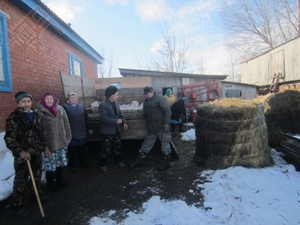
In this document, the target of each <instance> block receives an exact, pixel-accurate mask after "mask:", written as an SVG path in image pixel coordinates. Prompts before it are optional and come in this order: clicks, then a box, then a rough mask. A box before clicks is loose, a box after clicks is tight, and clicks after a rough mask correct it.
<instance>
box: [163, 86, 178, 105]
mask: <svg viewBox="0 0 300 225" xmlns="http://www.w3.org/2000/svg"><path fill="white" fill-rule="evenodd" d="M164 96H165V98H166V99H167V101H168V103H169V106H170V107H171V106H172V105H173V104H174V103H175V102H176V101H177V99H176V97H175V96H174V95H173V93H172V89H171V88H168V89H167V90H166V94H165V95H164Z"/></svg>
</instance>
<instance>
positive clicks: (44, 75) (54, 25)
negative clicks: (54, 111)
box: [0, 0, 103, 132]
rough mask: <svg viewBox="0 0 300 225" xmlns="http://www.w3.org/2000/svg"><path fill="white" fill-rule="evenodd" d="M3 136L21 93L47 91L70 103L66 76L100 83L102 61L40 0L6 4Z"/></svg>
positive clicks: (2, 10) (0, 5) (0, 30)
mask: <svg viewBox="0 0 300 225" xmlns="http://www.w3.org/2000/svg"><path fill="white" fill-rule="evenodd" d="M0 50H1V51H0V52H1V53H2V54H1V57H0V102H1V110H0V132H3V131H4V130H5V120H6V117H7V116H8V115H9V113H11V112H12V111H13V110H14V109H15V107H16V103H15V101H14V95H15V94H16V93H17V92H18V91H21V90H22V91H28V92H30V93H31V94H32V96H33V108H35V106H36V103H37V101H39V100H40V97H41V96H42V94H43V93H44V92H45V91H51V92H53V93H54V94H55V95H56V97H57V98H58V99H59V100H60V103H61V104H63V103H64V99H65V96H63V92H62V86H61V78H60V71H61V72H62V73H65V74H73V75H78V76H82V77H86V78H91V79H92V80H95V78H97V64H101V63H102V61H103V58H102V56H101V55H100V54H99V53H97V52H96V50H94V49H93V48H92V47H91V46H90V45H89V44H88V43H87V42H85V41H84V40H83V39H82V38H81V37H80V36H79V35H78V34H77V33H76V32H75V31H73V30H72V29H71V27H70V26H69V25H68V24H66V23H65V22H63V21H62V20H61V19H60V18H59V17H58V16H57V15H56V14H54V13H53V12H52V11H51V10H50V9H49V8H48V7H47V6H46V5H45V4H44V3H42V2H41V1H40V0H1V1H0Z"/></svg>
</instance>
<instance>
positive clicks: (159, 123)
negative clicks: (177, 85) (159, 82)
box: [143, 93, 171, 134]
mask: <svg viewBox="0 0 300 225" xmlns="http://www.w3.org/2000/svg"><path fill="white" fill-rule="evenodd" d="M143 110H144V113H145V116H146V118H147V123H148V124H147V126H148V132H149V133H150V134H156V133H159V132H162V131H163V126H164V125H165V124H166V125H169V124H170V116H171V110H170V106H169V103H168V101H167V99H166V98H165V97H163V96H161V95H158V94H156V93H154V95H153V96H152V98H150V99H145V101H144V106H143Z"/></svg>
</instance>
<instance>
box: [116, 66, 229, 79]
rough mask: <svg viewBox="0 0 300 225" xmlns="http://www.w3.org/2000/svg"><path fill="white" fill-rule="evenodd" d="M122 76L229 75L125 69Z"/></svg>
mask: <svg viewBox="0 0 300 225" xmlns="http://www.w3.org/2000/svg"><path fill="white" fill-rule="evenodd" d="M119 71H120V74H121V75H122V76H126V75H127V74H128V75H140V76H174V77H182V78H184V77H188V78H195V77H197V78H214V79H220V80H222V79H226V77H227V76H228V75H205V74H192V73H174V72H162V71H154V70H137V69H124V68H119Z"/></svg>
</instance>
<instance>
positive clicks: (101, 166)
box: [99, 158, 107, 173]
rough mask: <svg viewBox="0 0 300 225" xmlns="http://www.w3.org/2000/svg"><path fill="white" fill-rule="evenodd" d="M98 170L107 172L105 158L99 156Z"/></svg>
mask: <svg viewBox="0 0 300 225" xmlns="http://www.w3.org/2000/svg"><path fill="white" fill-rule="evenodd" d="M99 170H100V171H101V172H102V173H106V172H107V167H106V158H100V160H99Z"/></svg>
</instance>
